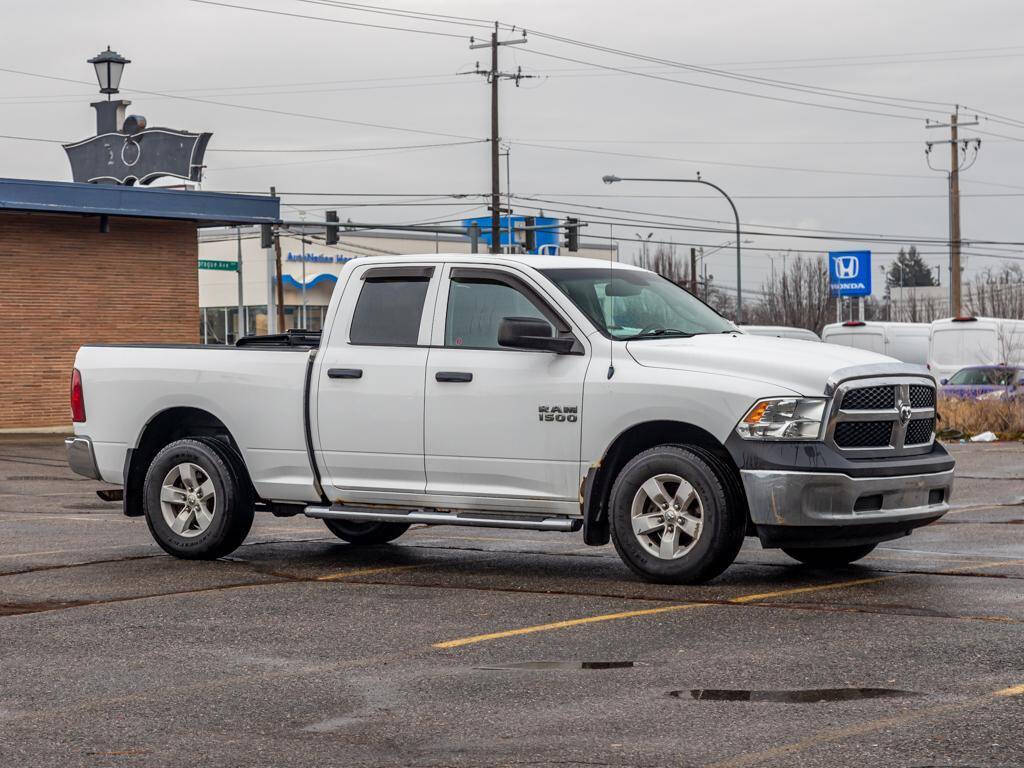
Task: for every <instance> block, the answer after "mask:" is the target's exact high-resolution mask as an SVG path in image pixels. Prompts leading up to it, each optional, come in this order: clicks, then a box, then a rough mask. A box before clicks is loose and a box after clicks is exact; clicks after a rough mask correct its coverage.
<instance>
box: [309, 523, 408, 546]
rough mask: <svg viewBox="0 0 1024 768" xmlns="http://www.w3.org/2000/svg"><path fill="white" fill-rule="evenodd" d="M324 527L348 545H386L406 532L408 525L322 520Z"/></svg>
mask: <svg viewBox="0 0 1024 768" xmlns="http://www.w3.org/2000/svg"><path fill="white" fill-rule="evenodd" d="M324 525H326V526H327V528H328V529H329V530H330V532H331V533H333V534H334V535H335V536H337V537H338V538H339V539H341V540H342V541H347V542H348V543H349V544H387V543H388V542H389V541H394V540H395V539H397V538H398V537H399V536H401V535H402V534H403V533H405V532H406V531H407V530H409V524H408V523H374V522H354V521H352V520H327V519H325V520H324Z"/></svg>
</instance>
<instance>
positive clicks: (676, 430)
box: [581, 419, 752, 546]
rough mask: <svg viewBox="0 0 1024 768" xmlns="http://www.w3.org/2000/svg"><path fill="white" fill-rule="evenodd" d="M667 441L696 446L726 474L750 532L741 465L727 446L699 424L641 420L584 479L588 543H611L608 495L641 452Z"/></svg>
mask: <svg viewBox="0 0 1024 768" xmlns="http://www.w3.org/2000/svg"><path fill="white" fill-rule="evenodd" d="M666 444H672V445H681V446H685V447H687V448H693V449H695V450H697V451H698V452H699V453H701V454H703V456H702V457H703V458H705V459H706V460H707V461H708V463H709V464H711V466H712V469H714V470H715V471H716V472H717V473H718V474H719V475H721V476H722V479H723V482H724V483H725V484H726V493H727V494H728V496H729V499H730V503H735V504H741V505H742V507H743V513H744V515H746V517H747V526H748V531H749V530H752V524H751V522H750V512H749V510H748V509H747V497H746V493H745V492H744V490H743V483H742V481H741V480H740V473H739V468H738V467H737V466H736V463H735V461H733V458H732V456H730V455H729V451H728V450H726V448H725V446H724V445H722V443H721V442H719V441H718V439H717V438H716V437H715V436H714V435H712V434H711V433H710V432H708V431H707V430H706V429H703V428H701V427H698V426H697V425H695V424H690V423H688V422H684V421H672V420H664V419H662V420H654V421H645V422H641V423H639V424H634V425H633V426H631V427H629V428H627V429H625V430H623V431H622V432H621V433H619V434H618V435H617V436H616V437H615V439H614V440H612V442H611V443H610V444H609V445H608V447H607V448H606V449H605V451H604V454H603V455H602V456H601V458H600V459H599V460H598V461H596V462H594V464H592V465H591V467H590V470H589V471H588V472H587V476H586V480H585V481H584V491H583V495H582V502H581V504H582V507H583V509H582V512H583V540H584V542H585V543H587V544H591V545H595V546H600V545H602V544H607V543H608V540H609V528H608V497H609V495H610V493H611V489H612V484H613V483H614V482H615V478H616V477H618V474H619V471H620V470H621V469H622V467H623V466H625V465H626V463H627V462H628V461H629V460H630V459H632V458H633V457H634V456H636V455H637V454H639V453H640V452H642V451H646V450H647V449H649V448H654V447H655V446H658V445H666Z"/></svg>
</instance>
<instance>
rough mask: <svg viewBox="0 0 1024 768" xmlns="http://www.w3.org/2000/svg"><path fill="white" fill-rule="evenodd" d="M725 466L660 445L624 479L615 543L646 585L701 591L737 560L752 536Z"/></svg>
mask: <svg viewBox="0 0 1024 768" xmlns="http://www.w3.org/2000/svg"><path fill="white" fill-rule="evenodd" d="M720 471H723V470H722V468H721V465H720V463H718V462H716V461H714V459H713V458H712V457H710V456H708V455H707V454H706V453H705V452H704V451H703V450H700V449H697V448H694V449H691V448H687V447H684V446H679V445H660V446H657V447H655V448H651V449H650V450H647V451H644V452H643V453H641V454H639V455H638V456H636V457H635V458H633V460H632V461H630V462H629V463H628V464H626V466H625V467H623V468H622V471H621V472H619V476H618V477H617V478H616V480H615V483H614V485H613V486H612V491H611V497H610V499H609V504H608V508H609V521H610V523H611V535H612V541H613V542H614V544H615V549H616V551H617V552H618V553H619V557H621V558H622V560H623V562H625V563H626V565H627V566H629V567H630V568H631V569H632V570H633V571H634V572H636V573H637V574H638V575H639V576H640V577H641V578H643V579H645V580H647V581H656V582H662V583H667V584H697V583H700V582H704V581H707V580H709V579H712V578H714V577H715V576H717V575H718V574H720V573H721V572H722V571H724V570H725V569H726V568H728V567H729V565H730V564H731V563H732V561H733V560H735V559H736V555H737V553H739V550H740V547H741V546H742V545H743V536H744V532H745V530H746V514H745V512H744V510H743V509H740V508H737V506H736V505H734V504H733V505H731V504H729V494H728V493H727V492H726V487H727V485H726V484H727V483H728V479H727V478H723V477H719V475H718V472H720Z"/></svg>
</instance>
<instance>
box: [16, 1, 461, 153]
mask: <svg viewBox="0 0 1024 768" xmlns="http://www.w3.org/2000/svg"><path fill="white" fill-rule="evenodd" d="M186 1H187V2H200V1H202V2H209V1H211V0H186ZM0 72H7V73H9V74H14V75H23V76H25V77H38V78H42V79H44V80H59V81H62V82H66V83H79V84H84V85H90V83H89V82H88V81H86V80H76V79H73V78H70V77H58V76H56V75H43V74H39V73H37V72H27V71H25V70H20V69H11V68H9V67H0ZM124 90H125V91H127V92H129V93H142V94H146V95H148V96H163V97H164V98H168V99H178V100H180V101H188V102H193V103H196V104H210V105H213V106H215V107H229V108H231V109H243V110H246V111H249V112H262V113H265V114H270V115H282V116H284V117H289V118H292V119H294V118H296V117H301V118H305V119H307V120H323V121H325V122H329V123H340V124H342V125H355V126H359V127H361V128H379V129H381V130H386V131H403V132H405V133H421V134H424V135H427V136H441V137H443V138H448V139H472V140H476V139H477V138H478V137H476V136H466V135H465V134H460V133H444V132H442V131H430V130H426V129H423V128H408V127H406V126H399V125H386V124H383V123H368V122H364V121H360V120H344V119H342V118H340V117H329V116H327V115H309V114H303V113H301V112H294V111H291V110H284V109H272V108H270V107H257V106H252V105H249V104H231V103H228V102H223V101H214V100H212V99H204V98H200V97H197V96H181V95H179V94H174V93H166V92H161V91H149V90H144V89H142V88H125V89H124Z"/></svg>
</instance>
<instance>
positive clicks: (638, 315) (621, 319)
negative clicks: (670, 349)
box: [542, 268, 736, 339]
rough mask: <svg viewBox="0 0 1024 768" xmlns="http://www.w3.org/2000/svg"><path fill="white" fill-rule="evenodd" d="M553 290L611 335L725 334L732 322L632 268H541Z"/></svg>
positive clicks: (672, 285) (650, 274)
mask: <svg viewBox="0 0 1024 768" xmlns="http://www.w3.org/2000/svg"><path fill="white" fill-rule="evenodd" d="M542 272H543V274H544V275H545V276H546V277H548V278H549V279H550V280H551V281H552V282H553V283H554V284H555V285H557V286H558V288H559V290H561V291H562V293H564V294H565V295H566V296H568V297H569V299H570V300H571V301H572V303H573V304H575V305H576V306H577V307H578V308H579V310H580V311H581V312H583V314H585V315H586V316H587V317H588V318H589V319H590V321H591V322H592V323H593V324H594V325H595V326H596V327H597V328H598V330H600V331H601V333H603V334H604V335H605V336H608V337H610V338H613V339H644V338H652V339H656V338H659V337H660V338H664V337H666V336H694V335H696V334H700V333H728V332H730V331H735V330H736V328H735V326H734V325H733V324H732V323H730V322H729V321H728V320H726V319H725V318H724V317H722V316H721V315H719V314H718V313H717V312H715V310H713V309H711V307H709V306H708V305H707V304H705V303H704V302H702V301H700V300H699V299H696V298H694V297H693V296H692V295H690V294H689V293H687V292H686V291H684V290H683V289H682V288H680V287H679V286H678V285H676V284H675V283H673V282H670V281H669V280H666V279H665V278H663V277H660V276H659V275H656V274H654V273H653V272H647V271H642V270H632V269H629V270H627V269H615V270H608V269H600V268H597V269H592V268H583V269H573V268H567V269H545V270H542Z"/></svg>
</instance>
